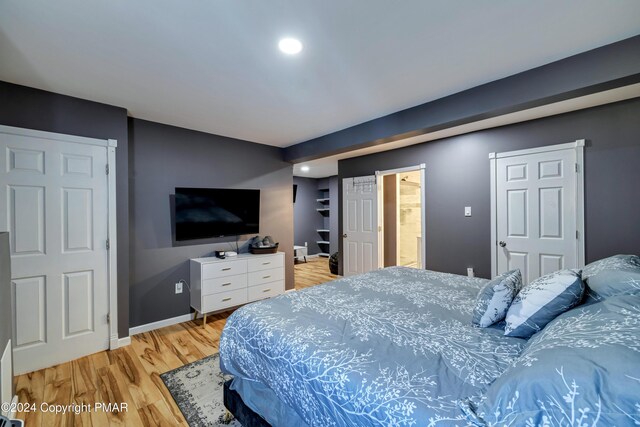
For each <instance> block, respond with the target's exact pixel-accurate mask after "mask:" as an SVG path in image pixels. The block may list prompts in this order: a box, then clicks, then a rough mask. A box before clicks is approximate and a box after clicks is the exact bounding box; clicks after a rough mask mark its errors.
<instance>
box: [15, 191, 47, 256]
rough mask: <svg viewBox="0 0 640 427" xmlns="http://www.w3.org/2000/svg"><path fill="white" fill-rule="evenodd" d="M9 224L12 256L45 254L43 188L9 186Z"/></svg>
mask: <svg viewBox="0 0 640 427" xmlns="http://www.w3.org/2000/svg"><path fill="white" fill-rule="evenodd" d="M7 187H8V192H9V202H8V208H9V224H8V228H7V229H8V231H9V235H10V236H11V243H12V244H11V253H12V255H38V254H44V252H45V242H44V240H45V237H44V234H45V221H44V187H36V186H26V185H9V186H7Z"/></svg>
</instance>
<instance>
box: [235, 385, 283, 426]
mask: <svg viewBox="0 0 640 427" xmlns="http://www.w3.org/2000/svg"><path fill="white" fill-rule="evenodd" d="M231 381H233V380H229V381H226V382H225V383H224V393H223V396H224V406H225V407H226V408H227V410H228V411H229V412H231V413H232V414H233V416H234V417H236V419H237V420H238V421H240V424H242V427H271V424H269V423H268V422H266V421H265V420H264V418H262V417H261V416H260V415H258V414H256V413H255V412H253V410H252V409H251V408H249V407H248V406H247V405H245V403H244V402H243V401H242V398H241V397H240V395H239V394H238V393H237V392H236V391H235V390H231Z"/></svg>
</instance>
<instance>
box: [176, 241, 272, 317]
mask: <svg viewBox="0 0 640 427" xmlns="http://www.w3.org/2000/svg"><path fill="white" fill-rule="evenodd" d="M189 267H190V270H191V307H193V308H194V309H195V310H196V316H197V315H198V313H202V314H203V315H204V320H203V322H202V325H203V326H204V325H205V324H206V322H207V313H210V312H213V311H220V310H224V309H225V308H229V307H235V306H237V305H241V304H246V303H248V302H252V301H257V300H260V299H264V298H269V297H273V296H276V295H280V294H282V293H284V252H277V253H275V254H266V255H252V254H241V255H238V256H234V257H229V258H226V259H219V258H215V257H208V258H194V259H191V261H190V266H189Z"/></svg>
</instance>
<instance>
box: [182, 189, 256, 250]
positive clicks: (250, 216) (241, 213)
mask: <svg viewBox="0 0 640 427" xmlns="http://www.w3.org/2000/svg"><path fill="white" fill-rule="evenodd" d="M175 226H176V227H175V229H176V241H184V240H195V239H206V238H211V237H222V236H237V235H240V234H254V233H258V232H259V228H260V190H234V189H228V188H183V187H179V188H176V198H175Z"/></svg>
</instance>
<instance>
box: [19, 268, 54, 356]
mask: <svg viewBox="0 0 640 427" xmlns="http://www.w3.org/2000/svg"><path fill="white" fill-rule="evenodd" d="M46 283H47V279H46V277H44V276H39V277H26V278H24V279H16V280H13V294H14V307H15V312H16V316H18V319H16V320H17V322H16V323H15V324H14V328H15V331H14V335H15V341H14V342H15V347H14V348H20V347H25V346H31V345H34V344H44V343H46V340H47V319H46V318H47V316H46V308H45V307H46V301H45V300H46V293H47V290H46Z"/></svg>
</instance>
